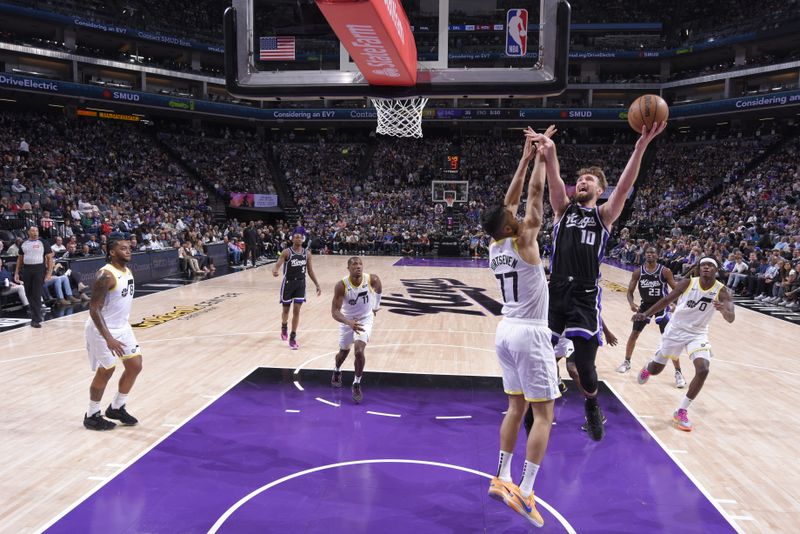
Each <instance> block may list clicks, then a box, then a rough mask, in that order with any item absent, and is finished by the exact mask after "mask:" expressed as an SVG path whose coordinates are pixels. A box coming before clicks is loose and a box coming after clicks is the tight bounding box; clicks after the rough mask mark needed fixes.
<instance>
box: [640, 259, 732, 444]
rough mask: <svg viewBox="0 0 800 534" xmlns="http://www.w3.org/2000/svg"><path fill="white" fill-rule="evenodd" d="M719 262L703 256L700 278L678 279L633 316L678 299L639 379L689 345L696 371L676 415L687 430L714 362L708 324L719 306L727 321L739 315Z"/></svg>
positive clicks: (644, 315)
mask: <svg viewBox="0 0 800 534" xmlns="http://www.w3.org/2000/svg"><path fill="white" fill-rule="evenodd" d="M718 270H719V266H718V265H717V261H716V260H715V259H713V258H703V259H702V260H700V265H699V271H700V277H699V278H688V279H685V280H681V281H680V282H678V285H677V286H675V289H674V290H673V291H672V292H671V293H670V294H669V295H667V296H666V297H664V298H662V299H661V300H659V301H658V302H656V303H655V304H653V305H652V306H650V308H648V309H647V310H645V311H644V312H642V313H637V314H636V315H634V316H633V319H632V320H633V321H646V320H647V318H648V317H650V316H652V315H655V314H656V313H658V312H659V311H661V310H663V309H664V308H666V307H667V306H669V305H670V304H671V303H673V302H675V301H676V300H677V301H678V304H677V306H676V307H675V313H673V315H672V320H670V322H669V325H668V326H667V328H666V330H665V331H664V335H663V336H662V337H661V346H660V347H659V348H658V351H656V354H655V356H654V357H653V359H652V360H651V361H650V363H648V364H647V365H646V366H645V367H644V368H643V369H642V370H641V371H639V377H638V380H639V383H640V384H644V383H645V382H647V379H648V378H650V375H657V374H659V373H660V372H661V371H663V370H664V367H665V366H666V364H667V361H668V360H670V359H676V358H678V356H680V354H681V353H682V352H683V350H684V349H686V352H687V353H688V354H689V359H690V360H691V361H692V363H694V369H695V374H694V378H693V379H692V382H691V383H690V384H689V391H688V392H687V393H686V397H685V398H684V399H683V400H682V401H681V405H680V407H679V408H678V409H677V410H675V413H674V414H673V415H672V421H673V423H674V424H675V426H676V427H677V428H678V429H680V430H683V431H686V432H689V431H691V430H692V423H691V422H690V421H689V416H688V413H687V410H688V409H689V405H690V404H691V403H692V401H693V400H694V399H696V398H697V394H698V393H700V390H701V389H702V388H703V383H704V382H705V381H706V377H708V369H709V365H710V363H711V354H712V353H711V344H710V343H709V342H708V324H709V323H710V322H711V319H712V317H713V316H714V310H718V311H719V312H720V313H721V314H722V316H723V317H724V318H725V320H726V321H728V322H729V323H732V322H733V321H734V319H736V315H735V312H734V307H733V299H731V294H730V293H729V292H728V289H727V288H726V287H725V285H723V284H722V283H721V282H720V281H718V280H717V271H718Z"/></svg>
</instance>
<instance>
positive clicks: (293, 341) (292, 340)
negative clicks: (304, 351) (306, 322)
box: [289, 337, 300, 350]
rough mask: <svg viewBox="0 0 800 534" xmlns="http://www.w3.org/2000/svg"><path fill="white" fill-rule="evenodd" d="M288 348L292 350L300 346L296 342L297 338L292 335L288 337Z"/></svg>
mask: <svg viewBox="0 0 800 534" xmlns="http://www.w3.org/2000/svg"><path fill="white" fill-rule="evenodd" d="M289 348H290V349H292V350H297V349H299V348H300V345H299V344H298V343H297V339H295V338H293V337H290V338H289Z"/></svg>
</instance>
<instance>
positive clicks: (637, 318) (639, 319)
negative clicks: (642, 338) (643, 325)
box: [631, 313, 647, 323]
mask: <svg viewBox="0 0 800 534" xmlns="http://www.w3.org/2000/svg"><path fill="white" fill-rule="evenodd" d="M646 320H647V316H646V315H645V314H643V313H636V314H634V315H633V317H631V321H633V322H634V323H638V322H644V321H646Z"/></svg>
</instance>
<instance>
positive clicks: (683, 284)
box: [631, 278, 692, 322]
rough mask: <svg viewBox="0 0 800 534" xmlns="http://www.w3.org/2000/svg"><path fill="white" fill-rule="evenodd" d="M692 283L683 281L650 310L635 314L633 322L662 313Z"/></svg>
mask: <svg viewBox="0 0 800 534" xmlns="http://www.w3.org/2000/svg"><path fill="white" fill-rule="evenodd" d="M691 283H692V279H691V278H686V279H684V280H681V281H680V282H678V284H677V285H676V286H675V289H673V290H672V291H671V292H670V293H669V295H667V296H666V297H664V298H662V299H661V300H659V301H658V302H656V303H655V304H653V305H652V306H650V308H648V309H647V310H645V311H644V312H642V313H637V314H635V315H634V316H633V318H632V319H631V320H632V321H634V322H636V321H646V320H647V318H648V317H650V316H652V315H655V314H656V313H658V312H660V311H661V310H663V309H664V308H666V307H667V306H669V305H670V304H672V303H673V302H675V301H676V300H678V298H679V297H680V296H681V294H683V292H684V291H686V288H687V287H689V284H691Z"/></svg>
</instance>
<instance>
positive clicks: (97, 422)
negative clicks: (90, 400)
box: [83, 411, 117, 430]
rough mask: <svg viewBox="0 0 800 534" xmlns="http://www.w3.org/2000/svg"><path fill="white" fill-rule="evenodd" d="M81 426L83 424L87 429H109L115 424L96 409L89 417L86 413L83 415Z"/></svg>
mask: <svg viewBox="0 0 800 534" xmlns="http://www.w3.org/2000/svg"><path fill="white" fill-rule="evenodd" d="M83 426H85V427H86V428H88V429H89V430H111V429H112V428H114V427H115V426H117V425H116V424H114V423H112V422H111V421H109V420H108V419H103V416H102V414H101V413H100V412H99V411H98V412H97V413H95V414H93V415H92V416H91V417H89V416H88V415H84V416H83Z"/></svg>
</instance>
